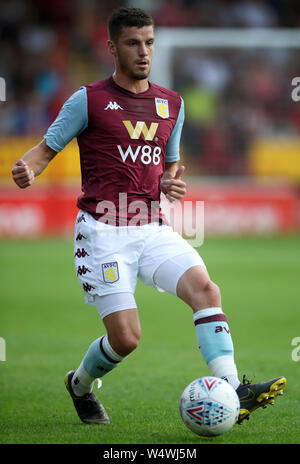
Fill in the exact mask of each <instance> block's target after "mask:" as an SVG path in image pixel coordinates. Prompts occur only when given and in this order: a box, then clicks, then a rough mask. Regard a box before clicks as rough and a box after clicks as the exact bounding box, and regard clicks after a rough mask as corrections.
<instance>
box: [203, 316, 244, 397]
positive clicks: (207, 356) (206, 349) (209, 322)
mask: <svg viewBox="0 0 300 464" xmlns="http://www.w3.org/2000/svg"><path fill="white" fill-rule="evenodd" d="M194 323H195V326H196V335H197V341H198V346H199V348H200V351H201V354H202V356H203V358H204V360H205V362H206V364H207V365H208V367H209V369H210V371H211V373H212V375H213V376H215V377H221V378H224V379H225V380H227V382H228V383H230V384H231V385H232V386H233V388H234V389H237V388H238V386H239V385H240V381H239V379H238V374H237V368H236V365H235V362H234V350H233V343H232V339H231V335H230V330H229V327H228V323H227V318H226V315H225V314H224V313H223V311H222V309H221V308H206V309H201V310H199V311H197V312H196V313H194Z"/></svg>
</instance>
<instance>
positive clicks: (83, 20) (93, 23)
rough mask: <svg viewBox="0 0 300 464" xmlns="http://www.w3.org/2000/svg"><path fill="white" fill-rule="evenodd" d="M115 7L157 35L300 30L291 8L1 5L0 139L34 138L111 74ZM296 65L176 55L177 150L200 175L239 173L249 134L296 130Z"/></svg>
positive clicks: (271, 59)
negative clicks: (131, 11) (2, 88)
mask: <svg viewBox="0 0 300 464" xmlns="http://www.w3.org/2000/svg"><path fill="white" fill-rule="evenodd" d="M119 6H137V7H140V8H144V9H146V10H147V11H149V12H150V13H151V14H152V15H153V17H154V20H155V23H156V26H159V27H170V28H172V27H190V28H191V27H202V28H210V27H223V28H255V27H264V28H278V27H281V28H298V27H300V2H299V0H139V1H130V0H123V1H122V0H72V1H71V0H48V1H46V0H0V76H1V77H3V78H4V79H5V82H6V93H7V98H6V102H5V103H3V102H0V135H2V136H5V135H38V136H41V135H42V134H43V133H44V132H45V130H46V129H47V127H48V126H49V124H50V123H51V122H52V121H53V120H54V119H55V117H56V115H57V113H58V111H59V109H60V107H61V105H62V104H63V102H64V101H65V100H66V98H68V97H69V96H70V95H71V94H72V93H73V92H74V91H75V90H77V89H78V88H79V87H80V86H81V85H83V84H86V83H89V82H92V81H95V80H98V79H102V78H105V77H107V75H109V74H110V73H111V72H112V60H111V57H110V55H109V54H108V52H107V48H106V40H107V29H106V21H107V18H108V16H109V14H110V13H111V11H112V10H113V9H114V8H117V7H119ZM299 58H300V51H298V50H297V49H285V50H277V51H274V50H273V51H271V50H261V51H260V52H257V51H251V50H248V51H245V50H238V49H235V51H232V50H222V52H221V51H220V50H217V49H215V50H204V49H194V50H193V51H192V50H181V51H176V53H175V54H174V60H173V71H172V72H173V76H174V78H173V82H174V86H173V87H174V88H175V89H176V90H178V91H180V92H181V93H182V95H183V97H184V99H185V103H186V124H185V130H184V135H183V146H184V152H185V156H187V157H191V159H192V160H194V161H195V166H196V169H197V167H198V168H199V172H203V173H204V174H205V173H207V174H217V175H219V174H241V173H245V172H246V171H247V163H246V153H247V149H248V146H249V141H250V140H251V138H252V136H253V134H254V133H264V134H273V135H277V134H282V133H299V132H300V111H299V109H298V106H299V105H295V104H294V105H293V104H292V102H291V99H290V94H291V79H292V77H294V76H300V64H299V63H300V60H299Z"/></svg>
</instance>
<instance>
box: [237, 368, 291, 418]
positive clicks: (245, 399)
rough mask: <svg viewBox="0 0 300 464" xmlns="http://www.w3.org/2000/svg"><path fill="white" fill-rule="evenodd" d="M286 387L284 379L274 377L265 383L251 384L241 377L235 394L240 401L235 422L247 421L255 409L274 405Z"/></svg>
mask: <svg viewBox="0 0 300 464" xmlns="http://www.w3.org/2000/svg"><path fill="white" fill-rule="evenodd" d="M285 386H286V379H285V378H284V377H276V378H275V379H272V380H268V381H267V382H262V383H256V384H252V383H250V381H249V380H247V379H246V377H245V376H243V383H241V384H240V385H239V387H238V388H237V390H236V393H237V395H238V397H239V400H240V413H239V417H238V420H237V423H238V424H241V423H242V422H243V420H245V419H249V416H250V414H251V413H252V412H253V411H255V409H257V408H266V407H267V405H268V404H274V401H275V399H276V398H277V396H279V395H282V393H283V389H284V387H285Z"/></svg>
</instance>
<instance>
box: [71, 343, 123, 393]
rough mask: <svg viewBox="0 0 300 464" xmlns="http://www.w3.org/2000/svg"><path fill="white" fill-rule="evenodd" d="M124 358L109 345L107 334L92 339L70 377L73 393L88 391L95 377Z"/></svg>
mask: <svg viewBox="0 0 300 464" xmlns="http://www.w3.org/2000/svg"><path fill="white" fill-rule="evenodd" d="M123 359H124V358H123V357H122V356H120V355H119V354H117V353H116V352H115V351H114V350H113V348H112V347H111V346H110V344H109V341H108V337H107V335H104V336H103V337H100V338H97V339H96V340H94V341H93V342H92V343H91V345H90V346H89V349H88V351H87V353H86V355H85V357H84V358H83V361H82V362H81V364H80V366H79V367H78V369H77V370H76V371H75V374H74V376H73V378H72V389H73V391H74V393H75V395H78V396H82V395H85V394H86V393H90V392H91V391H92V389H93V384H94V380H95V379H100V378H101V377H103V376H104V375H106V374H107V373H108V372H110V371H111V370H112V369H114V368H115V367H117V366H118V364H119V363H120V362H121V361H122V360H123Z"/></svg>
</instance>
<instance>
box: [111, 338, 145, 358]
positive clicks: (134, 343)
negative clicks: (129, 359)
mask: <svg viewBox="0 0 300 464" xmlns="http://www.w3.org/2000/svg"><path fill="white" fill-rule="evenodd" d="M139 339H140V333H137V332H123V333H119V334H118V336H117V337H116V338H115V339H114V341H113V345H114V350H115V351H116V352H117V353H118V354H119V355H120V356H127V355H128V354H130V353H131V352H132V351H134V350H135V349H136V348H137V347H138V343H139Z"/></svg>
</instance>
